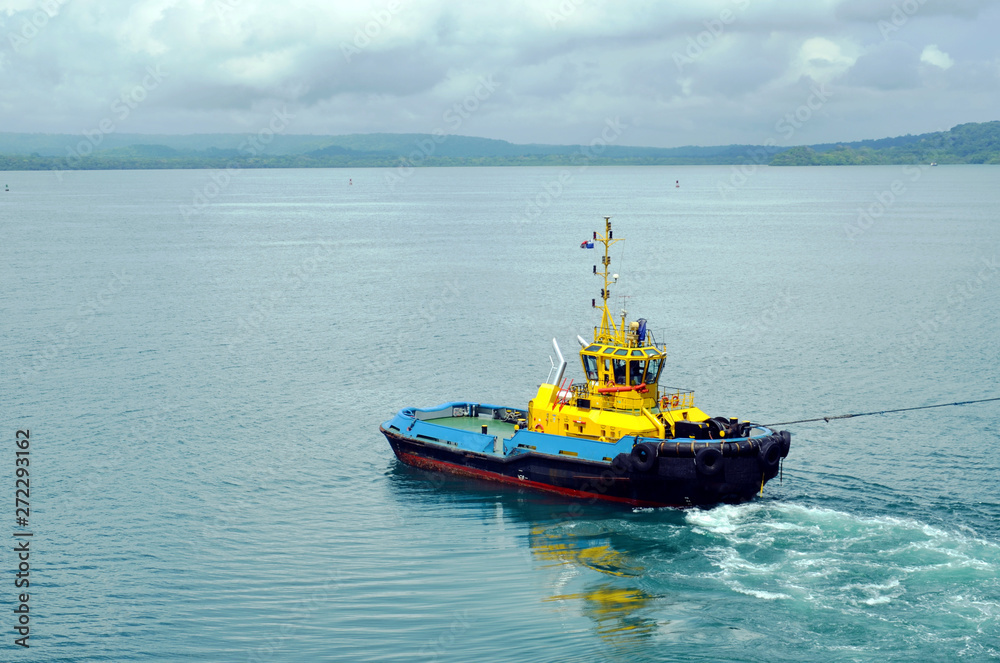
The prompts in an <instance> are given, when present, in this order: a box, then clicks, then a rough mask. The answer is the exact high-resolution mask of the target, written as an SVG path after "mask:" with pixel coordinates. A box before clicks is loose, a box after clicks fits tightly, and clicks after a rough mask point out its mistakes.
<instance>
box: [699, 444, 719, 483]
mask: <svg viewBox="0 0 1000 663" xmlns="http://www.w3.org/2000/svg"><path fill="white" fill-rule="evenodd" d="M723 463H724V461H723V459H722V451H721V450H720V449H719V448H718V447H705V448H703V449H698V453H696V454H695V455H694V467H695V469H696V470H698V473H699V474H704V475H705V476H707V477H714V476H715V475H716V474H718V473H719V472H721V471H722V465H723Z"/></svg>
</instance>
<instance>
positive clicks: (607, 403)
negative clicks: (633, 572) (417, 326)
mask: <svg viewBox="0 0 1000 663" xmlns="http://www.w3.org/2000/svg"><path fill="white" fill-rule="evenodd" d="M592 241H593V242H598V243H600V244H603V247H604V256H603V259H602V260H601V269H598V266H597V265H594V269H593V273H594V274H595V275H597V276H600V277H602V278H603V285H604V287H603V288H602V289H601V300H602V306H601V307H597V303H596V299H595V300H593V301H592V302H591V304H592V306H594V307H595V308H598V309H599V310H601V311H602V316H601V324H600V326H599V327H595V328H594V338H593V341H591V342H589V343H588V342H587V341H584V340H583V339H582V338H579V337H578V338H579V341H580V344H581V349H580V361H581V364H582V368H583V371H584V375H585V379H584V380H583V381H582V382H580V383H579V384H574V383H573V381H572V380H570V381H569V383H567V382H566V380H564V374H565V370H566V361H565V360H563V356H562V352H561V351H560V350H559V345H558V343H556V341H555V339H553V345H554V347H555V350H556V355H557V356H558V357H559V362H560V363H559V365H558V367H556V366H554V367H553V369H554V370H555V369H557V372H556V375H555V379H550V380H549V381H547V382H546V383H545V384H542V385H541V386H540V387H539V388H538V392H537V394H536V395H535V397H534V399H532V400H531V401H529V403H528V407H527V408H526V409H521V408H513V407H505V406H497V405H487V404H484V403H474V402H468V401H457V402H451V403H446V404H444V405H440V406H437V407H431V408H416V407H408V408H404V409H402V410H400V411H399V413H398V414H396V416H395V417H393V418H392V419H390V420H389V421H386V422H384V423H383V424H382V425H381V427H380V429H381V431H382V433H384V434H385V436H386V439H388V441H389V444H390V445H391V446H392V450H393V452H394V453H395V454H396V456H397V457H398V458H399V459H400V460H401V461H403V462H404V463H407V464H409V465H413V466H416V467H421V468H424V469H429V470H435V471H441V472H449V473H452V474H458V475H463V476H469V477H476V478H484V479H490V480H494V481H501V482H504V483H511V484H517V485H521V486H526V487H530V488H534V489H539V490H546V491H550V492H555V493H559V494H562V495H567V496H570V497H576V498H587V499H592V500H606V501H610V502H619V503H625V504H630V505H636V506H694V505H712V504H718V503H720V502H741V501H744V500H748V499H751V498H752V497H753V496H754V495H755V494H757V492H758V491H763V489H764V484H765V483H767V481H769V480H770V479H772V478H774V477H775V476H777V475H778V471H779V465H780V463H781V459H782V458H784V457H785V456H787V455H788V450H789V447H790V444H791V435H790V434H789V433H788V432H787V431H781V432H777V431H772V430H770V429H768V428H765V427H763V426H759V425H756V424H752V423H750V422H747V421H741V420H739V419H737V418H730V417H710V416H709V415H708V414H706V413H705V412H703V411H702V410H700V409H699V408H697V407H695V405H694V393H693V392H692V391H687V390H680V389H672V388H665V387H660V386H659V381H660V376H661V372H662V370H663V367H664V364H665V362H666V358H667V353H666V346H663V345H657V343H656V342H655V340H654V338H653V334H652V332H651V331H649V330H648V328H647V326H646V320H645V319H643V318H639V319H637V320H634V321H632V322H627V321H626V315H627V313H626V312H625V311H623V312H622V317H621V321H620V322H618V321H616V320H615V319H614V317H613V316H612V315H611V312H610V310H609V308H608V299H609V298H610V296H611V293H610V287H611V286H612V285H613V284H614V283H616V282H617V279H618V275H617V274H615V275H612V274H611V273H610V265H611V256H610V254H609V247H610V246H611V245H612V244H614V243H615V242H618V241H621V240H620V239H619V240H616V239H614V238H613V234H612V230H611V221H610V218H609V217H606V218H605V230H604V234H600V235H599V234H598V233H597V232H595V233H594V235H593V240H592ZM551 377H552V373H550V378H551Z"/></svg>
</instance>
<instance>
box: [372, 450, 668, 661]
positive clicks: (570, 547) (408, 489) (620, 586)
mask: <svg viewBox="0 0 1000 663" xmlns="http://www.w3.org/2000/svg"><path fill="white" fill-rule="evenodd" d="M389 476H390V482H389V487H390V489H391V490H392V492H393V493H395V495H394V501H395V502H396V503H397V505H396V507H394V508H396V509H397V511H398V512H402V514H401V515H402V517H403V518H406V513H407V512H409V511H411V510H412V511H413V512H414V513H421V514H426V513H428V512H434V511H436V510H438V509H440V508H441V507H442V505H443V504H446V505H449V506H450V507H452V508H454V507H455V505H458V512H457V513H454V512H452V513H449V516H448V517H449V518H452V517H455V516H456V515H458V516H460V515H461V514H466V515H467V516H469V517H471V519H472V520H474V521H482V522H484V523H488V528H489V530H490V531H491V532H492V533H493V535H494V536H495V537H496V539H495V540H494V541H492V542H490V543H489V544H487V545H492V546H495V547H497V548H499V549H503V548H511V547H513V548H519V549H521V550H522V551H523V552H524V556H525V559H526V561H528V560H530V561H531V562H533V564H532V566H533V567H534V568H535V569H536V573H537V574H538V575H539V577H540V578H543V579H544V583H543V587H544V589H542V590H541V592H542V593H541V594H540V595H539V596H538V600H540V601H541V603H542V605H544V606H547V607H548V608H551V609H552V610H554V611H556V612H562V611H566V612H568V613H569V614H577V615H582V616H585V617H587V618H588V619H590V620H591V621H592V624H593V630H594V632H595V633H596V634H597V635H598V636H599V637H600V638H601V639H602V640H604V641H605V642H606V643H607V644H608V645H609V646H612V647H618V646H621V647H624V648H625V649H629V648H630V647H632V646H633V644H632V643H634V642H635V640H636V639H642V638H646V637H649V636H652V635H653V634H654V633H655V632H656V631H657V629H659V628H660V627H661V626H663V624H664V623H665V621H664V619H663V615H664V611H666V612H667V613H668V614H669V612H670V606H669V605H664V602H665V601H666V602H667V603H668V604H670V603H672V600H669V599H667V598H666V597H664V596H661V595H657V594H655V593H653V592H651V591H649V590H648V589H644V588H643V586H644V585H646V584H647V582H646V580H645V579H644V576H645V575H646V573H647V569H646V568H645V567H644V566H643V565H642V564H641V563H640V562H639V561H638V560H637V555H636V552H635V551H633V550H631V549H630V548H629V547H630V546H632V547H636V548H640V549H658V550H660V549H662V542H661V541H658V540H648V539H645V538H643V537H638V538H637V537H636V536H635V532H631V533H629V532H627V531H622V529H623V527H626V528H627V525H623V521H622V520H621V510H619V509H615V508H611V507H603V506H602V505H596V506H594V507H592V508H588V509H587V510H586V514H587V515H586V517H574V512H575V509H572V507H573V506H576V505H575V504H571V503H567V502H565V501H563V500H559V499H557V498H552V497H549V496H546V495H545V494H543V493H537V492H535V491H523V490H519V489H518V488H517V487H514V486H504V485H498V484H496V483H487V482H469V481H463V480H462V479H460V478H458V477H450V476H448V475H445V474H440V473H428V472H426V471H423V470H420V469H417V468H412V467H407V466H406V465H403V464H397V465H396V466H395V467H394V468H393V469H392V470H390V474H389ZM567 507H570V508H569V509H568V508H567ZM656 517H657V518H658V519H659V520H661V521H664V522H666V523H681V522H683V515H682V514H681V512H661V513H658V514H657V516H656ZM508 558H509V559H515V558H512V557H509V556H508ZM521 564H522V563H520V562H519V563H518V564H517V565H516V566H517V568H519V569H520V571H519V572H520V573H525V572H526V571H525V570H524V567H523V566H522V565H521ZM666 623H669V619H667V620H666Z"/></svg>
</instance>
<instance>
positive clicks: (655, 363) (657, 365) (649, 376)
mask: <svg viewBox="0 0 1000 663" xmlns="http://www.w3.org/2000/svg"><path fill="white" fill-rule="evenodd" d="M664 359H665V357H664V356H663V355H660V356H659V357H654V358H653V359H650V360H649V368H648V369H647V371H646V384H652V383H654V382H656V381H657V380H659V379H660V370H661V369H662V368H663V360H664Z"/></svg>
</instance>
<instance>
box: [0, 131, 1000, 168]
mask: <svg viewBox="0 0 1000 663" xmlns="http://www.w3.org/2000/svg"><path fill="white" fill-rule="evenodd" d="M602 147H603V149H592V148H589V147H586V146H581V145H543V144H527V145H521V144H516V143H510V142H508V141H505V140H494V139H490V138H477V137H474V136H455V135H433V134H388V133H375V134H349V135H343V136H312V135H284V134H267V135H256V136H255V135H247V134H189V135H167V134H161V135H147V134H118V133H110V134H101V133H100V132H98V131H96V130H95V131H93V132H84V133H81V134H78V135H73V134H14V133H0V170H65V169H87V170H97V169H146V168H226V167H237V168H288V167H291V168H336V167H391V166H398V165H412V166H519V165H525V166H534V165H539V166H544V165H552V166H558V165H568V164H579V163H588V164H593V165H703V164H704V165H707V164H734V165H739V164H743V163H757V164H769V165H773V166H800V165H867V164H906V163H925V162H937V163H942V164H945V163H991V164H997V163H1000V121H994V122H985V123H982V124H960V125H958V126H956V127H954V128H953V129H951V130H950V131H943V132H935V133H928V134H921V135H918V136H911V135H906V136H899V137H896V138H881V139H877V140H863V141H856V142H850V143H827V144H820V145H808V146H798V147H774V146H770V147H767V146H763V145H723V146H713V147H700V146H686V147H673V148H659V147H636V146H627V145H607V146H602Z"/></svg>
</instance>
